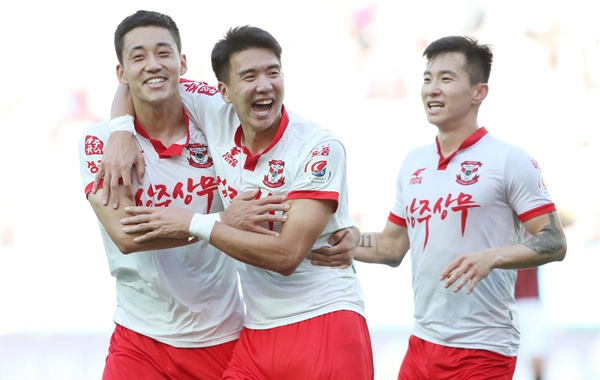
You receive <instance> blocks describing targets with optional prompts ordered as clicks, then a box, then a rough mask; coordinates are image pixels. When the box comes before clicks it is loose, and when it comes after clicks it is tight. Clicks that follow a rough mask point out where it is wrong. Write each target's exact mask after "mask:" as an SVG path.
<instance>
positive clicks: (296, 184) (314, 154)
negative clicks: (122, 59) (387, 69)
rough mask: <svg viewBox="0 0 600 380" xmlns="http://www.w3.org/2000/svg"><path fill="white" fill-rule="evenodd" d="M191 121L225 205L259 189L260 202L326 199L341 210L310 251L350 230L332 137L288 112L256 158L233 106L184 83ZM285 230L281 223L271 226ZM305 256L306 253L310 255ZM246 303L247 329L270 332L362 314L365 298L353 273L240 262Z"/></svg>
mask: <svg viewBox="0 0 600 380" xmlns="http://www.w3.org/2000/svg"><path fill="white" fill-rule="evenodd" d="M180 90H181V94H182V100H183V102H184V104H185V106H186V107H187V108H188V110H189V115H190V118H196V120H195V122H196V124H197V125H199V126H200V127H201V128H202V130H203V131H204V133H205V134H206V137H207V139H208V141H210V146H209V149H210V152H211V156H212V157H213V160H214V163H215V170H216V172H217V180H218V184H219V189H220V190H221V196H222V198H223V202H224V204H225V207H227V206H228V205H229V203H230V202H231V200H232V199H233V198H234V197H235V196H236V195H237V194H239V193H241V192H244V191H248V190H251V189H253V188H259V189H260V196H262V197H265V196H268V195H271V194H287V195H288V199H303V198H304V199H306V198H310V199H323V200H333V201H336V202H337V209H336V211H335V212H334V214H333V215H332V217H331V220H330V221H329V223H328V224H327V227H326V228H325V230H324V231H323V233H322V234H321V236H320V237H319V239H318V240H317V242H316V244H315V245H314V247H313V248H320V247H323V246H325V245H327V239H328V238H329V237H330V236H331V234H332V233H333V232H335V231H337V230H339V229H342V228H346V227H351V226H352V224H353V222H352V219H351V218H350V216H349V213H348V190H347V185H346V164H345V162H346V157H345V150H344V147H343V145H342V143H341V142H340V141H339V140H338V139H337V137H335V136H334V135H333V134H332V133H331V132H329V131H327V130H325V129H323V128H321V127H319V126H317V125H315V124H314V123H311V122H309V121H306V120H303V119H301V118H300V117H298V116H297V115H294V114H291V113H290V114H288V113H287V112H286V111H285V109H284V110H283V120H282V122H281V125H280V126H279V131H278V133H277V135H276V137H275V139H274V141H273V143H272V144H271V145H270V146H269V147H268V148H267V149H266V150H265V152H263V153H262V154H258V155H255V156H251V154H250V153H249V151H248V150H247V149H246V147H244V146H243V144H242V129H241V126H240V123H239V120H238V119H237V116H236V115H235V111H234V109H233V107H232V106H230V105H228V104H225V103H224V102H223V100H222V99H221V96H219V95H217V96H213V95H214V94H215V93H216V89H215V88H214V87H210V86H208V85H206V84H204V83H199V82H184V83H183V84H182V85H181V88H180ZM270 227H271V228H272V229H273V230H275V231H280V230H281V225H280V224H275V225H274V226H270ZM307 254H308V252H307ZM238 270H239V273H240V279H241V285H242V291H243V294H244V300H245V302H246V305H247V311H246V323H245V325H246V327H248V328H252V329H267V328H272V327H277V326H283V325H288V324H291V323H295V322H299V321H303V320H306V319H309V318H313V317H316V316H318V315H322V314H325V313H329V312H333V311H338V310H352V311H355V312H357V313H359V314H361V315H363V313H364V305H363V303H364V302H363V294H362V290H361V287H360V284H359V282H358V278H357V276H356V273H355V270H354V268H353V267H350V268H348V269H346V270H342V269H336V268H329V267H320V266H315V265H312V264H311V263H310V261H309V260H304V261H303V262H302V263H301V264H300V266H299V267H298V269H296V271H295V272H294V273H293V274H292V275H291V276H287V277H286V276H283V275H280V274H278V273H276V272H272V271H269V270H265V269H261V268H258V267H254V266H251V265H246V264H243V263H238Z"/></svg>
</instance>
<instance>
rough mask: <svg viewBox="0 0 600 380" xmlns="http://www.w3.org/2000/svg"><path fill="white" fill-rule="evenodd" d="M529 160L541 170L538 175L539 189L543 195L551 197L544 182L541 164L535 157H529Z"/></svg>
mask: <svg viewBox="0 0 600 380" xmlns="http://www.w3.org/2000/svg"><path fill="white" fill-rule="evenodd" d="M529 160H530V161H531V165H533V167H534V168H536V169H537V170H538V171H539V172H540V174H539V176H538V189H539V190H540V192H541V193H542V195H543V196H545V197H547V198H550V193H549V192H548V188H547V187H546V183H545V182H544V177H543V176H542V169H541V168H540V165H539V164H538V163H537V161H536V160H535V159H534V158H533V157H529Z"/></svg>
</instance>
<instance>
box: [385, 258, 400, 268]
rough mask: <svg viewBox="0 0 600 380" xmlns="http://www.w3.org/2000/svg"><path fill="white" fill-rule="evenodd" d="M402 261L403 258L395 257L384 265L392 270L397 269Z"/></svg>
mask: <svg viewBox="0 0 600 380" xmlns="http://www.w3.org/2000/svg"><path fill="white" fill-rule="evenodd" d="M402 259H403V257H394V258H392V259H388V260H386V261H384V262H383V263H384V264H385V265H387V266H390V267H392V268H397V267H399V266H400V264H401V263H402Z"/></svg>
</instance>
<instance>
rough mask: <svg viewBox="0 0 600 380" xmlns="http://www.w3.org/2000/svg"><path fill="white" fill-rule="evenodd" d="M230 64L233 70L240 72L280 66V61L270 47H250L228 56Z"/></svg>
mask: <svg viewBox="0 0 600 380" xmlns="http://www.w3.org/2000/svg"><path fill="white" fill-rule="evenodd" d="M230 66H231V70H233V72H235V73H240V72H244V71H251V70H252V71H258V70H266V69H269V68H273V67H280V66H281V62H279V60H278V59H277V56H276V55H275V53H273V52H272V51H271V50H270V49H266V48H250V49H246V50H243V51H239V52H236V53H233V54H232V55H231V58H230Z"/></svg>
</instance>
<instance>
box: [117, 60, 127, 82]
mask: <svg viewBox="0 0 600 380" xmlns="http://www.w3.org/2000/svg"><path fill="white" fill-rule="evenodd" d="M117 79H118V80H119V82H121V84H125V85H126V84H128V83H129V82H127V78H125V72H124V70H123V66H121V64H120V63H119V64H118V65H117Z"/></svg>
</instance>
